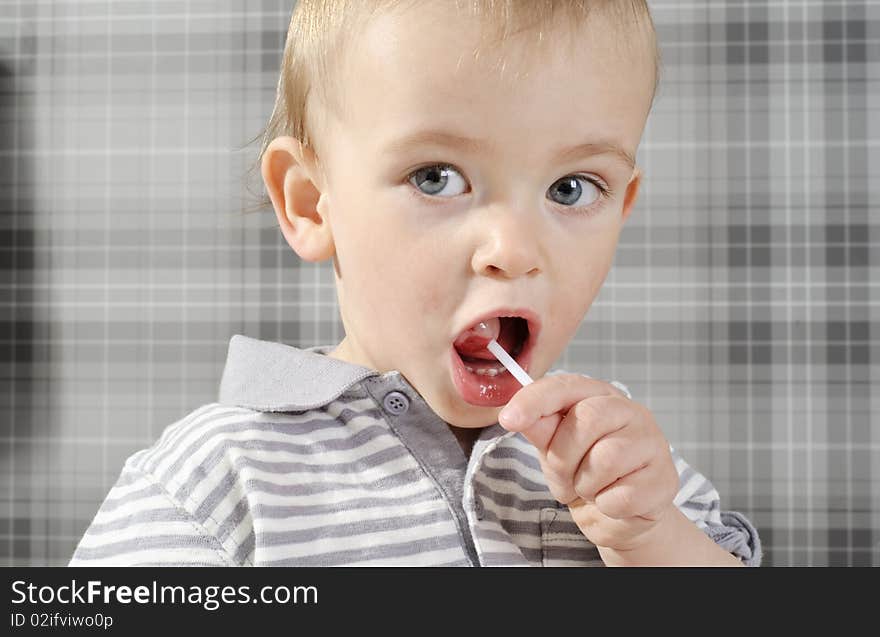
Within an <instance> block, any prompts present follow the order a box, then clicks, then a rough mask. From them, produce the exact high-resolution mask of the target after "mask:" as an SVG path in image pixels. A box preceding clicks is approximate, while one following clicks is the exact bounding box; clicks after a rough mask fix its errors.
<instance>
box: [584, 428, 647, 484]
mask: <svg viewBox="0 0 880 637" xmlns="http://www.w3.org/2000/svg"><path fill="white" fill-rule="evenodd" d="M656 452H657V444H656V442H655V441H654V440H653V439H652V438H650V437H646V436H633V435H631V432H628V431H627V428H623V429H620V430H618V431H615V432H613V433H611V434H609V435H607V436H604V437H602V438H600V439H599V440H598V441H596V443H595V444H594V445H593V446H592V447H591V448H590V450H589V451H588V452H587V454H586V455H585V456H584V458H583V460H582V461H581V463H580V465H579V466H578V467H577V469H576V470H575V474H574V490H575V493H577V494H578V496H579V497H581V498H583V499H584V500H587V501H591V500H595V499H596V496H597V494H598V493H599V492H600V491H602V489H604V488H606V487H607V486H609V485H611V484H612V483H614V482H615V481H616V480H618V479H620V478H622V477H624V476H626V475H628V474H630V473H632V472H633V471H635V470H636V469H639V468H641V467H644V466H646V465H647V464H648V463H649V462H650V461H651V459H652V458H654V456H655V455H656Z"/></svg>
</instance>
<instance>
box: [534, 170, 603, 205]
mask: <svg viewBox="0 0 880 637" xmlns="http://www.w3.org/2000/svg"><path fill="white" fill-rule="evenodd" d="M582 183H584V184H586V187H584V186H581V184H582ZM557 194H558V199H557V198H556V195H557ZM607 194H608V186H606V185H605V183H604V182H603V181H602V180H601V179H599V178H598V177H591V176H586V175H568V176H566V177H563V178H562V179H560V180H558V181H557V182H556V183H554V184H553V185H552V186H550V189H549V190H548V191H547V198H548V199H550V200H551V201H554V202H556V203H558V204H562V205H563V206H572V207H576V208H586V207H588V206H591V205H593V204H594V203H596V202H597V201H598V200H599V199H601V198H602V197H603V196H605V195H607ZM582 197H583V198H582Z"/></svg>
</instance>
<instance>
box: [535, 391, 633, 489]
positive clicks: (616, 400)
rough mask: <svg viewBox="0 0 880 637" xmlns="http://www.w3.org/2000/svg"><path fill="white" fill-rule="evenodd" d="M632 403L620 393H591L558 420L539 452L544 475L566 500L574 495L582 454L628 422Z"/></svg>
mask: <svg viewBox="0 0 880 637" xmlns="http://www.w3.org/2000/svg"><path fill="white" fill-rule="evenodd" d="M632 405H633V403H632V402H630V401H628V400H624V399H623V398H620V397H619V396H593V397H592V398H585V399H584V400H582V401H580V402H578V403H576V404H575V405H574V407H572V408H571V409H569V410H568V413H567V414H566V415H565V417H564V418H563V419H562V422H561V423H559V426H558V427H557V428H556V431H555V433H554V434H553V438H552V439H551V440H550V444H549V445H548V446H547V448H546V451H545V452H542V455H543V464H544V475H545V476H546V477H547V479H548V482H550V481H552V482H553V483H556V484H558V485H560V488H559V492H560V494H561V495H565V497H566V499H567V500H568V501H571V500H572V499H573V498H574V497H575V491H574V475H575V471H576V470H577V468H578V466H580V464H581V462H582V461H583V459H584V456H585V455H586V454H587V453H588V452H589V450H590V448H591V447H592V446H593V445H594V444H595V443H596V442H597V441H598V440H599V439H600V438H602V437H603V436H607V435H608V434H611V433H613V432H615V431H618V430H620V429H622V428H623V427H625V426H626V425H627V423H628V422H629V421H630V420H631V419H632V418H633V412H632V409H633V407H632ZM535 446H536V447H537V445H535ZM539 450H540V447H539ZM551 490H552V489H551ZM554 495H556V493H554ZM557 499H558V497H557ZM560 502H563V503H565V502H566V500H560Z"/></svg>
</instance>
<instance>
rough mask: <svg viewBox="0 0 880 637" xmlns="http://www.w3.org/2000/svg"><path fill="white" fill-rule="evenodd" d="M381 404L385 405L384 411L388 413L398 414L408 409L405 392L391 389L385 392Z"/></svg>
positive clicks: (407, 399)
mask: <svg viewBox="0 0 880 637" xmlns="http://www.w3.org/2000/svg"><path fill="white" fill-rule="evenodd" d="M382 404H383V405H384V406H385V411H387V412H388V413H389V414H391V415H392V416H399V415H400V414H402V413H403V412H405V411H406V410H407V409H409V398H407V397H406V394H403V393H401V392H399V391H392V392H388V393H387V394H385V399H384V400H383V401H382Z"/></svg>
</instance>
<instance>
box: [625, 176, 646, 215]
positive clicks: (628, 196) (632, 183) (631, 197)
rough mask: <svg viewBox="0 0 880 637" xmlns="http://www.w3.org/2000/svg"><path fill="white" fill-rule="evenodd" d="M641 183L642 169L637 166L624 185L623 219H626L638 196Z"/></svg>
mask: <svg viewBox="0 0 880 637" xmlns="http://www.w3.org/2000/svg"><path fill="white" fill-rule="evenodd" d="M641 183H642V171H641V169H640V168H639V167H638V166H637V167H636V168H634V169H633V175H632V177H630V180H629V183H628V184H627V185H626V193H625V194H624V196H623V220H624V221H626V219H627V217H629V214H630V213H631V212H632V209H633V206H634V205H635V203H636V199H637V198H638V196H639V186H640V185H641Z"/></svg>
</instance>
